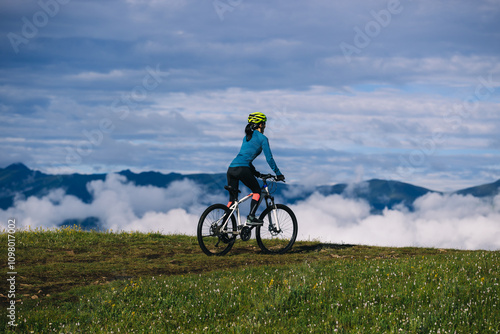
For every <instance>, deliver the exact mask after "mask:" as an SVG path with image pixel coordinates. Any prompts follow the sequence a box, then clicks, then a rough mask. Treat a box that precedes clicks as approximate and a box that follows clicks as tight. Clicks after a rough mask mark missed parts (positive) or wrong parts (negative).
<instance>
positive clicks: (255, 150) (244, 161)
mask: <svg viewBox="0 0 500 334" xmlns="http://www.w3.org/2000/svg"><path fill="white" fill-rule="evenodd" d="M262 151H264V155H265V156H266V160H267V163H268V164H269V167H271V169H272V170H273V171H274V173H275V174H276V175H281V172H280V170H279V168H278V166H276V162H274V159H273V154H272V153H271V148H270V147H269V140H268V139H267V137H266V136H264V135H263V134H262V133H260V132H259V131H254V132H253V135H252V139H250V140H249V141H247V137H246V136H245V137H244V138H243V143H242V144H241V149H240V153H238V155H237V156H236V158H234V160H233V161H232V162H231V164H230V165H229V167H250V168H251V169H252V171H255V167H254V166H253V165H252V162H253V161H254V159H255V158H257V157H258V156H259V154H260V153H261V152H262Z"/></svg>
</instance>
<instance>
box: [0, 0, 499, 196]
mask: <svg viewBox="0 0 500 334" xmlns="http://www.w3.org/2000/svg"><path fill="white" fill-rule="evenodd" d="M0 31H1V35H2V37H1V39H0V57H1V61H0V74H1V75H0V147H1V152H0V153H1V154H0V166H1V167H5V166H7V165H9V164H10V163H14V162H23V163H25V164H26V165H28V166H29V167H30V168H33V169H37V170H41V171H44V172H47V173H68V172H80V173H95V172H113V171H119V170H122V169H131V170H133V171H136V172H139V171H146V170H157V171H162V172H172V171H174V172H181V173H195V172H203V173H211V172H225V171H226V169H227V166H228V164H229V162H230V161H231V160H232V158H233V157H234V156H235V155H236V153H237V152H238V149H239V146H240V143H241V139H242V136H243V129H244V127H245V122H246V117H247V115H248V113H250V112H253V111H261V112H264V113H266V114H267V115H268V117H269V122H268V128H267V129H266V135H267V136H268V137H269V139H270V142H271V148H272V150H273V153H274V156H275V160H276V162H277V164H278V166H279V167H280V169H281V170H282V172H283V173H284V174H285V175H286V176H287V179H288V180H289V181H290V182H296V183H314V184H326V183H340V182H354V181H360V180H366V179H370V178H383V179H392V180H400V181H404V182H409V183H413V184H418V185H421V186H426V187H429V188H432V189H436V190H456V189H460V188H464V187H467V186H471V185H477V184H481V183H489V182H493V181H495V180H497V179H499V178H500V175H499V167H500V162H499V161H500V151H499V147H500V135H499V133H500V112H499V110H500V108H499V106H500V1H498V0H488V1H487V0H482V1H481V0H480V1H465V0H458V1H430V0H422V1H417V0H413V1H410V0H401V1H396V0H390V1H387V0H386V1H378V0H377V1H342V2H341V1H326V0H311V1H295V0H287V1H273V2H269V1H260V0H255V1H249V0H215V1H212V0H205V1H194V0H193V1H191V0H172V1H155V0H150V1H147V0H128V1H115V0H110V1H91V0H90V1H89V0H86V1H79V0H40V1H17V0H4V1H2V3H1V4H0ZM256 166H257V167H258V169H259V170H261V171H262V172H266V171H268V170H269V168H268V167H267V165H266V163H265V159H264V158H263V157H260V158H258V161H256Z"/></svg>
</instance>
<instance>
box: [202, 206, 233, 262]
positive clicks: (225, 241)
mask: <svg viewBox="0 0 500 334" xmlns="http://www.w3.org/2000/svg"><path fill="white" fill-rule="evenodd" d="M230 215H231V211H230V210H229V209H228V207H227V206H225V205H223V204H214V205H211V206H209V207H208V208H207V209H206V210H205V211H204V212H203V214H202V215H201V217H200V220H199V222H198V229H197V236H198V244H199V245H200V248H201V250H202V251H203V252H204V253H205V254H207V255H225V254H227V252H229V251H230V250H231V248H232V247H233V245H234V241H235V240H236V235H235V234H233V231H236V229H237V227H236V219H235V218H234V215H231V216H230ZM228 219H229V220H230V221H229V222H228V223H227V225H226V227H225V228H224V225H225V222H226V221H227V220H228Z"/></svg>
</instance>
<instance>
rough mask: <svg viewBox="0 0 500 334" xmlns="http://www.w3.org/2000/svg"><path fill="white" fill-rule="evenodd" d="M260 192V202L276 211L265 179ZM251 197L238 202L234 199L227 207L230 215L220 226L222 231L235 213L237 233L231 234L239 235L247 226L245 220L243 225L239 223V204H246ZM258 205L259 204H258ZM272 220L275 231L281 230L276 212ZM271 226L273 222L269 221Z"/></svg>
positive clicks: (249, 195) (248, 196)
mask: <svg viewBox="0 0 500 334" xmlns="http://www.w3.org/2000/svg"><path fill="white" fill-rule="evenodd" d="M261 189H262V192H263V193H264V194H263V196H262V197H261V198H260V202H262V198H264V199H265V200H266V206H267V207H268V208H269V207H274V208H275V209H276V204H275V203H274V197H273V196H271V193H270V192H269V189H268V185H267V180H266V179H263V185H262V188H261ZM252 196H253V194H252V193H250V194H248V195H246V196H245V197H243V198H242V199H240V200H238V198H237V197H236V200H235V201H234V203H233V204H232V205H231V206H230V207H229V210H231V212H230V214H229V215H228V217H227V218H228V219H226V221H225V222H224V224H222V226H221V230H222V231H226V228H227V224H228V222H229V217H231V216H232V215H233V214H234V213H235V212H236V214H235V216H236V219H237V227H238V231H232V233H233V234H239V233H240V231H241V229H242V228H243V227H245V226H248V225H247V223H246V220H245V222H244V223H242V222H241V216H240V204H242V203H243V202H246V201H248V200H249V199H250V198H251V197H252ZM259 204H260V203H259ZM272 212H273V218H274V221H275V222H276V226H275V228H276V230H277V231H281V228H280V225H279V220H278V216H277V214H276V210H273V211H272ZM270 223H271V226H273V225H274V224H273V222H272V221H271V222H270ZM253 227H255V226H252V228H253Z"/></svg>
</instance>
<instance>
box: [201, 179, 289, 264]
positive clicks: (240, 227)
mask: <svg viewBox="0 0 500 334" xmlns="http://www.w3.org/2000/svg"><path fill="white" fill-rule="evenodd" d="M259 178H260V179H261V180H262V197H261V198H263V199H264V200H265V202H266V208H265V209H264V211H263V212H262V213H261V215H260V217H259V219H261V220H262V221H263V222H264V223H263V225H261V226H251V225H248V224H247V221H246V219H245V220H244V221H242V220H241V216H240V205H241V204H242V203H243V202H246V201H247V200H249V199H250V198H252V194H248V195H246V196H245V197H243V198H242V199H240V200H238V193H241V191H239V190H238V191H237V190H236V189H233V188H231V187H230V186H224V189H226V190H227V191H229V192H230V193H232V194H233V196H234V198H235V201H234V203H233V204H232V205H231V206H230V207H228V206H227V205H224V204H213V205H211V206H209V207H208V208H207V209H206V210H205V211H204V212H203V214H202V215H201V217H200V220H199V222H198V229H197V236H198V243H199V245H200V248H201V250H202V251H203V252H204V253H205V254H207V255H225V254H227V253H228V252H229V251H230V250H231V248H232V247H233V245H234V242H235V241H236V238H237V237H238V236H239V237H240V238H241V240H243V241H248V240H250V238H251V237H252V230H253V229H254V228H255V237H256V239H257V244H258V245H259V247H260V249H261V250H262V251H263V252H264V253H266V254H283V253H286V252H288V251H289V250H290V249H291V248H292V246H293V244H294V243H295V239H296V238H297V231H298V225H297V218H296V217H295V214H294V213H293V211H292V210H291V209H290V208H289V207H287V206H286V205H283V204H276V203H275V202H274V197H273V196H272V195H271V192H270V191H269V185H268V180H271V181H272V182H277V179H276V176H274V175H271V174H266V175H260V177H259Z"/></svg>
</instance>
